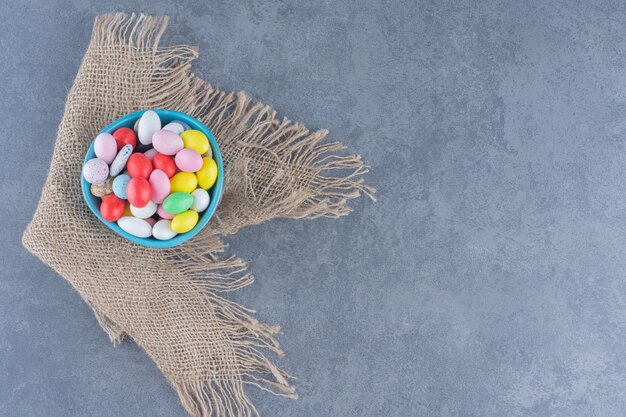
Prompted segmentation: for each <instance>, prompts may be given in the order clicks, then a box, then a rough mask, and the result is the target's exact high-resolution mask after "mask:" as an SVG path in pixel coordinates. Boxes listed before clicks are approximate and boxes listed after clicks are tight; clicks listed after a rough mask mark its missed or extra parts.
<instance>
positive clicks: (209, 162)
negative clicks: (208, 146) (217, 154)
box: [196, 157, 217, 190]
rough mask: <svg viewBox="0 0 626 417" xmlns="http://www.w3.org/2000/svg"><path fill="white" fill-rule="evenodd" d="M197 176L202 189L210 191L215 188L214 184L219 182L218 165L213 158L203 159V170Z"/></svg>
mask: <svg viewBox="0 0 626 417" xmlns="http://www.w3.org/2000/svg"><path fill="white" fill-rule="evenodd" d="M196 176H197V177H198V185H199V186H200V188H203V189H205V190H208V189H209V188H211V187H213V184H215V181H216V180H217V164H216V163H215V161H214V160H213V158H209V157H204V158H202V168H200V169H199V170H198V171H197V172H196Z"/></svg>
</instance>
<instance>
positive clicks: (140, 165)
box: [126, 153, 152, 179]
mask: <svg viewBox="0 0 626 417" xmlns="http://www.w3.org/2000/svg"><path fill="white" fill-rule="evenodd" d="M126 170H127V171H128V175H130V176H131V177H132V178H135V177H141V178H145V179H148V178H150V173H151V172H152V162H150V160H149V159H148V157H147V156H146V155H144V154H142V153H134V154H132V155H131V156H130V158H128V162H127V163H126Z"/></svg>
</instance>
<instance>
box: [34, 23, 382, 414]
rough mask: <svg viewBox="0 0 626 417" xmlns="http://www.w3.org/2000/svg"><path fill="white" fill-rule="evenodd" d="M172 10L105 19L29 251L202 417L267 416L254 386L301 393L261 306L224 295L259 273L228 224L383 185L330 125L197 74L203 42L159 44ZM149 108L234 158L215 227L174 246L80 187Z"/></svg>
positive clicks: (332, 212) (288, 213) (61, 138)
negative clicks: (137, 230)
mask: <svg viewBox="0 0 626 417" xmlns="http://www.w3.org/2000/svg"><path fill="white" fill-rule="evenodd" d="M167 22H168V18H167V17H150V16H144V15H141V16H135V15H130V16H129V15H126V14H109V15H103V16H99V17H97V18H96V21H95V24H94V28H93V34H92V39H91V43H90V44H89V47H88V49H87V52H86V53H85V57H84V59H83V62H82V64H81V67H80V69H79V71H78V75H77V76H76V80H75V81H74V85H73V87H72V89H71V91H70V93H69V96H68V98H67V103H66V106H65V113H64V115H63V119H62V121H61V125H60V126H59V130H58V133H57V139H56V145H55V149H54V154H53V157H52V162H51V166H50V172H49V175H48V179H47V181H46V184H45V187H44V189H43V191H42V196H43V198H42V199H41V200H40V202H39V206H38V207H37V211H36V213H35V215H34V217H33V220H32V222H31V223H30V225H29V226H28V228H27V230H26V231H25V233H24V237H23V243H24V246H26V248H28V250H30V251H31V252H32V253H33V254H35V255H36V256H38V257H39V258H40V259H41V260H42V261H44V262H45V263H47V264H48V265H50V266H51V267H52V268H53V269H54V270H56V271H57V272H58V273H59V274H61V275H62V276H63V277H64V278H65V279H67V280H68V281H69V282H70V283H71V284H72V285H73V286H74V287H75V288H76V290H77V291H78V292H79V293H80V294H81V296H82V297H83V298H84V299H85V301H86V302H87V303H88V304H89V305H90V306H91V307H92V308H93V311H94V313H95V315H96V317H97V319H98V322H99V323H100V324H101V326H102V328H103V329H104V330H105V331H106V332H107V333H108V335H109V336H110V338H111V340H112V341H113V342H114V343H117V342H120V341H122V339H123V338H124V337H125V336H126V335H128V336H130V337H131V338H132V339H133V340H134V341H135V342H136V343H137V344H138V345H140V346H141V347H142V348H143V349H145V351H146V352H147V353H148V354H149V355H150V357H151V358H152V359H153V360H154V361H155V362H156V364H157V365H158V367H159V369H161V371H162V372H163V373H164V374H165V376H166V377H167V379H168V380H169V381H170V383H171V384H172V386H173V387H174V389H175V390H176V392H177V393H178V395H179V397H180V400H181V402H182V404H183V406H184V407H185V409H186V410H187V411H188V412H189V413H191V414H192V415H194V416H226V415H228V416H249V415H252V414H256V409H255V407H254V405H253V404H252V403H251V402H250V401H249V400H248V398H247V396H246V394H245V393H244V389H243V386H244V384H249V385H255V386H257V387H259V388H261V389H263V390H267V391H270V392H272V393H275V394H278V395H284V396H287V397H295V396H296V395H295V393H294V390H293V388H292V387H291V386H290V384H289V379H290V377H289V375H287V374H286V373H285V372H284V371H282V370H280V369H278V368H277V367H276V366H275V365H274V364H273V363H272V362H270V360H269V359H268V358H267V357H266V353H267V352H268V351H273V352H275V353H277V354H279V355H282V352H281V351H280V349H279V347H278V343H277V342H276V340H275V339H274V337H273V336H272V335H273V334H274V333H275V332H277V331H278V328H277V327H274V326H270V325H268V324H265V323H261V322H259V321H257V320H256V319H255V318H253V317H252V316H251V315H250V314H251V313H253V311H252V310H249V309H246V308H244V307H241V306H239V305H237V304H234V303H232V302H230V301H228V300H227V299H226V298H224V293H226V292H229V291H233V290H236V289H238V288H241V287H243V286H246V285H248V284H250V283H251V282H252V280H253V278H252V276H251V275H250V274H248V273H247V272H246V267H245V264H244V262H243V261H242V260H240V259H238V258H235V257H223V256H222V254H221V252H222V251H223V248H224V244H223V243H222V240H221V239H220V238H219V237H218V236H219V235H223V234H229V233H235V232H236V231H237V230H239V229H240V228H241V227H243V226H248V225H252V224H257V223H260V222H263V221H265V220H269V219H273V218H277V217H288V218H315V217H319V216H325V217H339V216H342V215H345V214H347V213H348V212H349V211H350V208H349V207H348V206H346V202H347V201H348V200H350V199H353V198H356V197H358V196H359V195H360V194H361V193H365V194H367V195H370V196H371V193H372V192H373V190H372V189H371V188H369V187H367V186H366V185H364V183H363V180H362V178H361V176H362V174H364V173H365V172H367V170H366V168H365V167H364V166H363V164H362V162H361V160H360V158H359V157H358V156H354V155H340V154H338V151H340V150H341V149H343V146H342V145H340V144H338V143H321V142H322V139H323V138H324V137H325V136H326V133H327V132H326V131H325V130H321V131H317V132H309V131H308V130H307V129H306V128H305V127H304V126H302V125H301V124H298V123H292V122H290V121H288V120H279V119H277V118H276V112H275V111H274V110H273V109H271V108H270V107H268V106H266V105H264V104H261V103H255V102H253V101H251V100H250V99H249V98H248V97H247V96H246V95H245V94H243V93H236V94H232V93H231V94H227V93H224V92H222V91H219V90H217V89H215V88H213V87H212V86H211V85H209V84H207V83H205V82H204V81H202V80H200V79H198V78H197V77H195V76H194V74H192V73H191V71H190V69H191V63H192V61H193V60H194V59H195V58H196V57H197V54H198V52H197V50H196V48H194V47H191V46H187V45H178V46H171V47H160V46H158V44H159V39H160V37H161V35H162V34H163V32H164V31H165V28H166V25H167ZM143 108H161V109H175V110H178V111H182V112H185V113H188V114H191V115H193V116H195V117H196V118H198V119H200V120H201V121H202V122H204V123H205V124H206V125H207V126H209V128H210V129H211V130H212V131H213V132H214V134H215V136H216V138H217V140H218V142H219V144H220V147H221V150H222V154H223V157H224V166H225V187H226V188H225V192H224V196H223V199H222V202H221V204H220V206H219V208H218V212H217V214H216V216H215V217H214V219H213V220H212V221H211V222H210V223H209V225H207V227H206V228H205V229H204V231H203V232H201V233H200V234H199V235H198V236H196V237H195V238H193V239H192V240H191V241H189V242H187V243H185V244H184V245H182V246H179V247H177V248H173V249H166V250H164V249H158V250H157V249H148V248H144V247H141V246H138V245H135V244H133V243H131V242H129V241H128V240H125V239H123V238H121V237H120V236H118V235H117V234H115V233H114V232H112V231H111V230H109V229H108V228H107V227H105V226H104V225H103V224H102V223H100V221H99V220H98V219H97V218H96V217H95V216H94V215H93V214H92V213H91V212H90V211H89V209H88V208H87V206H86V204H85V203H84V201H83V198H82V196H81V191H80V177H81V167H82V161H83V158H84V155H85V152H86V151H87V148H88V146H89V144H90V142H91V140H92V139H93V138H94V137H95V135H96V134H97V133H98V132H99V131H100V129H102V127H104V126H106V125H107V124H108V123H110V122H111V121H113V120H115V119H117V118H119V117H121V116H123V115H125V114H127V113H130V112H133V111H136V110H139V109H143Z"/></svg>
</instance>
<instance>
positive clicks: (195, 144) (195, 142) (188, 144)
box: [180, 129, 209, 155]
mask: <svg viewBox="0 0 626 417" xmlns="http://www.w3.org/2000/svg"><path fill="white" fill-rule="evenodd" d="M180 137H181V138H183V144H184V145H185V148H189V149H193V150H194V151H196V152H198V153H199V154H200V155H202V154H203V153H205V152H207V151H208V150H209V140H208V139H207V137H206V136H205V135H204V133H202V132H200V131H199V130H193V129H192V130H185V131H184V132H183V133H181V134H180Z"/></svg>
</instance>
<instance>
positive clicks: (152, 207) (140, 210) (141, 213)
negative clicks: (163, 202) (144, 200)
mask: <svg viewBox="0 0 626 417" xmlns="http://www.w3.org/2000/svg"><path fill="white" fill-rule="evenodd" d="M156 211H157V205H156V203H155V202H154V201H151V200H150V201H148V204H146V205H145V206H143V207H135V206H133V205H132V204H131V205H130V212H131V213H133V216H135V217H139V218H140V219H147V218H148V217H150V216H152V215H153V214H154V213H156Z"/></svg>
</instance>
